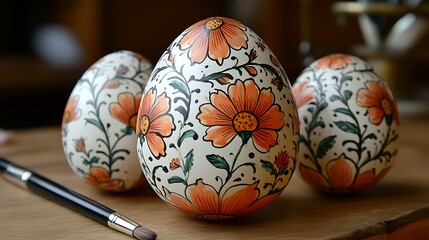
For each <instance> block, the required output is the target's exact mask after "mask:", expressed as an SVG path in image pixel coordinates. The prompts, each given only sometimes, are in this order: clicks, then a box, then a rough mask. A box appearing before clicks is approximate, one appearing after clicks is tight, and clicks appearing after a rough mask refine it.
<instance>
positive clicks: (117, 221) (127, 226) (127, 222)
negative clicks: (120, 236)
mask: <svg viewBox="0 0 429 240" xmlns="http://www.w3.org/2000/svg"><path fill="white" fill-rule="evenodd" d="M107 225H109V227H111V228H113V229H115V230H118V231H120V232H123V233H125V234H128V235H131V236H133V231H134V230H135V229H136V228H137V227H140V224H138V223H136V222H134V221H133V220H131V219H129V218H127V217H125V216H122V215H120V214H118V213H112V214H110V216H109V221H108V222H107Z"/></svg>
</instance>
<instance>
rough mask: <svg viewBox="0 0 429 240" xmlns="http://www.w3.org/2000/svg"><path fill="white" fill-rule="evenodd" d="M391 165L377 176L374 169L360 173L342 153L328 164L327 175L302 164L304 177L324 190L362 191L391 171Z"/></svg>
mask: <svg viewBox="0 0 429 240" xmlns="http://www.w3.org/2000/svg"><path fill="white" fill-rule="evenodd" d="M389 169H390V167H387V168H385V169H383V170H382V172H380V173H379V174H378V175H377V176H375V171H374V170H367V171H365V172H363V173H359V171H358V169H357V168H356V165H355V164H353V162H352V161H351V160H348V159H346V158H345V155H344V154H343V155H341V156H340V157H339V158H338V159H334V160H332V161H330V162H329V164H328V165H327V176H324V175H322V174H320V173H318V172H317V171H314V170H312V169H311V168H307V167H304V166H303V165H301V166H300V171H301V172H302V173H303V174H302V176H303V177H304V179H305V180H306V181H307V182H309V183H310V184H312V185H313V186H316V187H318V188H320V189H322V190H330V191H338V192H342V191H344V192H347V191H361V190H364V189H366V188H369V187H371V186H372V185H374V184H376V183H377V182H379V181H380V180H381V179H382V178H383V177H384V176H385V175H386V173H387V172H388V171H389Z"/></svg>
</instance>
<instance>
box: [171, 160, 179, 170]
mask: <svg viewBox="0 0 429 240" xmlns="http://www.w3.org/2000/svg"><path fill="white" fill-rule="evenodd" d="M180 165H181V164H180V159H179V158H173V160H171V162H170V170H176V169H178V168H180V167H181V166H180Z"/></svg>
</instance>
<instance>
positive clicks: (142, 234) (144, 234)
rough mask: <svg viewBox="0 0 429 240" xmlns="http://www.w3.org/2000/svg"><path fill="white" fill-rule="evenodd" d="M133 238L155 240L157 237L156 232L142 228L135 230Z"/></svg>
mask: <svg viewBox="0 0 429 240" xmlns="http://www.w3.org/2000/svg"><path fill="white" fill-rule="evenodd" d="M133 236H134V237H135V238H136V239H139V240H154V239H156V237H157V235H156V233H155V232H153V231H152V230H150V229H147V228H144V227H142V226H140V227H137V228H136V229H134V231H133Z"/></svg>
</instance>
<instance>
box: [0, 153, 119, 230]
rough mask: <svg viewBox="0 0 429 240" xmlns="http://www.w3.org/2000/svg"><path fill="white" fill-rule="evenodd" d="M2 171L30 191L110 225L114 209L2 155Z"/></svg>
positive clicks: (0, 158)
mask: <svg viewBox="0 0 429 240" xmlns="http://www.w3.org/2000/svg"><path fill="white" fill-rule="evenodd" d="M0 173H3V174H6V175H5V176H12V178H10V180H15V179H16V180H18V182H17V183H18V184H19V185H21V186H23V185H24V186H25V187H26V188H27V189H28V190H29V191H31V192H33V193H35V194H37V195H39V196H41V197H44V198H46V199H49V200H51V201H53V202H55V203H58V204H60V205H62V206H64V207H66V208H69V209H71V210H73V211H75V212H78V213H81V214H83V215H84V216H87V217H89V218H91V219H94V220H95V221H97V222H99V223H101V224H104V225H108V221H109V216H110V215H111V214H112V213H114V212H115V211H113V210H112V209H110V208H108V207H106V206H104V205H102V204H100V203H98V202H96V201H94V200H92V199H89V198H88V197H85V196H83V195H81V194H79V193H77V192H74V191H72V190H70V189H68V188H66V187H64V186H62V185H60V184H58V183H55V182H53V181H51V180H49V179H47V178H45V177H43V176H41V175H39V174H37V173H35V172H33V171H30V170H28V169H27V168H24V167H21V166H19V165H17V164H14V163H11V162H9V161H7V160H6V159H4V158H2V157H0Z"/></svg>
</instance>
